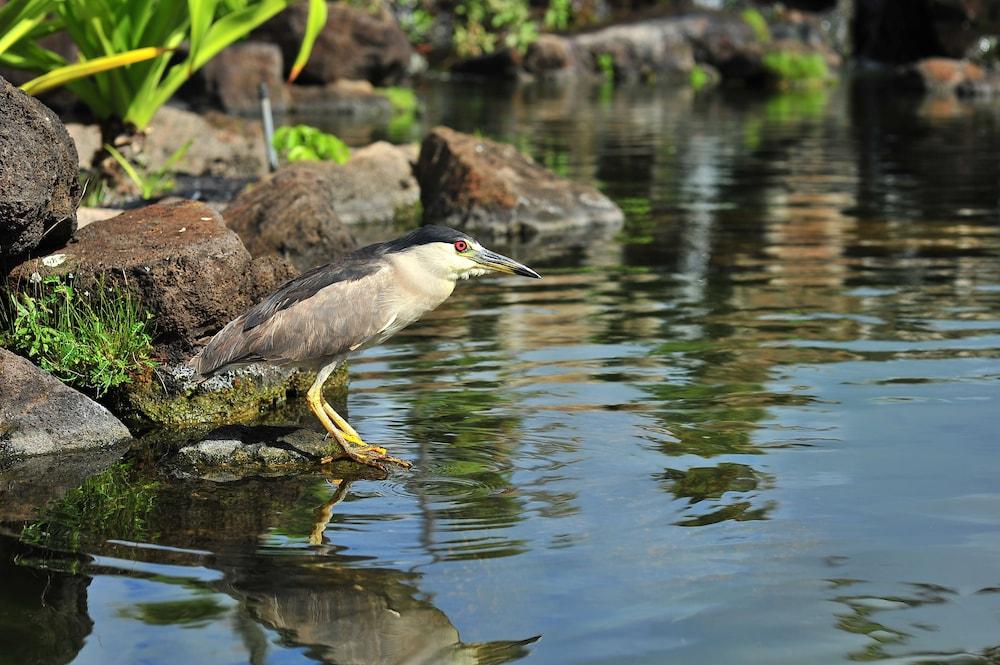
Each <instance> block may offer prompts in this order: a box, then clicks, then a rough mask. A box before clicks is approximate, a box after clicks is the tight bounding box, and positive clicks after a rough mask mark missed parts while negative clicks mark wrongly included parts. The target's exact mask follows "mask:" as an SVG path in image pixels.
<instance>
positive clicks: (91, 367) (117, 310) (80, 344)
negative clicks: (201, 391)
mask: <svg viewBox="0 0 1000 665" xmlns="http://www.w3.org/2000/svg"><path fill="white" fill-rule="evenodd" d="M33 291H34V293H21V294H14V293H11V294H9V295H8V296H7V298H8V302H7V303H6V304H7V308H6V313H5V314H6V315H5V316H4V317H3V318H4V319H5V321H4V326H3V331H2V332H0V343H2V345H3V346H6V347H9V348H10V349H12V350H13V351H16V352H18V353H21V354H23V355H26V356H27V357H29V358H31V359H32V360H34V361H35V362H36V363H37V364H38V366H39V367H41V368H42V369H43V370H45V371H47V372H49V373H51V374H53V375H55V376H56V377H57V378H59V379H60V380H62V381H63V382H65V383H68V384H70V385H74V386H77V387H79V388H82V389H85V390H88V391H92V392H94V393H96V395H97V396H101V395H103V394H104V393H106V392H107V391H108V390H110V389H112V388H114V387H116V386H120V385H122V384H125V383H128V382H129V381H130V380H132V379H133V378H134V377H136V376H139V375H142V374H144V373H146V372H147V371H148V370H149V369H151V368H152V367H153V366H154V363H153V361H152V360H151V354H152V350H153V347H152V335H151V334H150V329H151V316H150V315H149V314H145V313H143V312H142V311H141V309H140V307H139V303H138V301H137V300H136V298H135V297H134V296H133V295H132V294H131V293H129V292H128V291H127V290H126V289H122V288H118V287H112V286H110V285H106V284H105V283H104V282H103V281H101V282H99V283H98V286H97V287H96V288H95V289H94V291H93V292H90V291H84V292H83V293H80V292H78V291H77V290H76V289H74V287H73V286H72V285H71V284H70V283H69V281H68V280H65V281H64V280H63V279H62V278H60V277H56V276H50V277H46V278H45V279H44V280H42V281H41V283H39V284H37V286H36V287H35V288H34V289H33Z"/></svg>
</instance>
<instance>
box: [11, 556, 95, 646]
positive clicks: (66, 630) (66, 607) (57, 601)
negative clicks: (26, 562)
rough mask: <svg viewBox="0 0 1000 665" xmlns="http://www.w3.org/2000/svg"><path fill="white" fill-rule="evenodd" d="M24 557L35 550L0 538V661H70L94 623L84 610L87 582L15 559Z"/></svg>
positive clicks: (78, 577) (77, 577)
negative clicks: (23, 564)
mask: <svg viewBox="0 0 1000 665" xmlns="http://www.w3.org/2000/svg"><path fill="white" fill-rule="evenodd" d="M25 555H37V552H33V551H32V550H30V549H29V548H27V547H25V546H24V545H21V544H20V543H18V542H16V541H15V540H13V539H12V538H9V537H6V536H0V580H3V583H2V584H0V654H2V655H0V660H2V661H3V662H4V663H11V664H13V663H37V664H46V665H47V664H49V663H52V664H56V663H68V662H71V661H72V660H73V659H74V658H76V656H77V654H78V653H79V652H80V649H82V648H83V642H84V639H85V638H86V637H87V635H89V634H90V631H91V628H92V627H93V625H94V622H93V621H92V620H91V619H90V616H89V615H88V614H87V586H88V585H89V584H90V580H89V579H88V578H86V577H83V576H80V575H70V574H66V573H60V572H55V571H52V570H44V569H31V568H27V567H23V566H20V565H18V564H17V563H15V561H16V559H17V558H18V557H21V556H25Z"/></svg>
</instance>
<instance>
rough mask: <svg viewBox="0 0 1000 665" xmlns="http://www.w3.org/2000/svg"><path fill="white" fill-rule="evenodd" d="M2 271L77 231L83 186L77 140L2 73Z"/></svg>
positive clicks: (0, 146)
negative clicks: (5, 78) (79, 168)
mask: <svg viewBox="0 0 1000 665" xmlns="http://www.w3.org/2000/svg"><path fill="white" fill-rule="evenodd" d="M0 118H2V120H0V272H3V269H4V266H5V265H9V264H10V262H11V261H12V260H14V259H16V258H17V257H23V256H24V255H26V254H27V253H28V252H31V251H32V250H34V249H35V248H37V247H39V246H40V245H43V244H44V246H56V245H59V244H61V243H64V242H66V240H68V239H69V237H70V236H71V235H72V234H73V232H74V231H75V230H76V206H77V204H78V203H79V200H80V195H81V188H80V183H79V180H78V177H77V161H78V159H77V154H76V147H75V146H74V145H73V140H72V139H71V138H70V136H69V134H68V133H67V132H66V128H65V127H63V124H62V122H60V120H59V118H58V117H57V116H56V114H55V113H53V112H52V111H51V110H49V109H48V108H47V107H46V106H45V105H44V104H42V103H41V102H39V101H38V100H37V99H34V98H32V97H29V96H28V95H26V94H24V93H23V92H21V91H20V90H18V89H17V88H15V87H14V86H12V85H11V84H10V83H8V82H7V81H6V80H4V79H2V78H0Z"/></svg>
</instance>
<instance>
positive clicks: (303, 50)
mask: <svg viewBox="0 0 1000 665" xmlns="http://www.w3.org/2000/svg"><path fill="white" fill-rule="evenodd" d="M326 16H327V11H326V0H309V17H308V18H307V19H306V32H305V35H303V37H302V45H301V46H299V53H298V55H297V56H295V63H294V64H293V65H292V71H291V72H290V73H289V74H288V82H289V83H291V82H292V81H294V80H295V79H297V78H298V77H299V74H300V73H302V68H303V67H305V66H306V62H308V60H309V55H310V54H311V53H312V49H313V45H314V44H315V43H316V38H317V37H318V36H319V33H320V32H322V31H323V26H325V25H326Z"/></svg>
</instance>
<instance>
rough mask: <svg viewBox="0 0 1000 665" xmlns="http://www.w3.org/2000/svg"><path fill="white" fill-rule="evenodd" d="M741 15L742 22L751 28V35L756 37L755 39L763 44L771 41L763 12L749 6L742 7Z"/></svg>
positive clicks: (769, 30)
mask: <svg viewBox="0 0 1000 665" xmlns="http://www.w3.org/2000/svg"><path fill="white" fill-rule="evenodd" d="M741 16H742V17H743V22H744V23H746V24H747V25H749V26H750V29H751V30H753V35H754V37H756V38H757V41H759V42H761V43H763V44H769V43H770V42H771V29H770V28H769V27H768V26H767V19H766V18H764V15H763V14H761V13H760V12H759V11H757V10H756V9H754V8H753V7H751V8H749V9H744V10H743V13H742V14H741Z"/></svg>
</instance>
